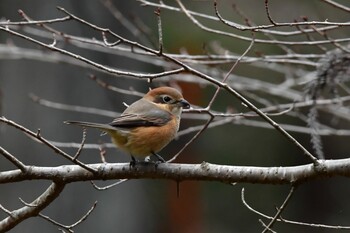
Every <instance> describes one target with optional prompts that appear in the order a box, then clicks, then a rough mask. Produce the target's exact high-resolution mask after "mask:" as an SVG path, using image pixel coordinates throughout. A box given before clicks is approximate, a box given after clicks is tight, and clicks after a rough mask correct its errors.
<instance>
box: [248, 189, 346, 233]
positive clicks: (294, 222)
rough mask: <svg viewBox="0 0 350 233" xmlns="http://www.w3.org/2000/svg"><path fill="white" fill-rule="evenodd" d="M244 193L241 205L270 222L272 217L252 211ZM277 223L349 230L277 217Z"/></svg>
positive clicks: (344, 227) (343, 227) (342, 227)
mask: <svg viewBox="0 0 350 233" xmlns="http://www.w3.org/2000/svg"><path fill="white" fill-rule="evenodd" d="M244 193H245V191H244V188H242V191H241V200H242V203H243V204H244V205H245V206H246V207H247V208H248V209H249V210H250V211H252V212H253V213H255V214H257V215H259V216H261V217H264V218H266V219H270V220H272V219H273V217H271V216H268V215H266V214H263V213H261V212H259V211H257V210H256V209H254V208H253V207H251V206H250V205H249V204H248V203H247V201H246V199H245V194H244ZM276 221H277V222H283V223H288V224H292V225H299V226H306V227H313V228H325V229H337V230H350V226H340V225H338V226H336V225H326V224H318V223H306V222H299V221H291V220H287V219H284V218H282V217H279V218H277V219H276Z"/></svg>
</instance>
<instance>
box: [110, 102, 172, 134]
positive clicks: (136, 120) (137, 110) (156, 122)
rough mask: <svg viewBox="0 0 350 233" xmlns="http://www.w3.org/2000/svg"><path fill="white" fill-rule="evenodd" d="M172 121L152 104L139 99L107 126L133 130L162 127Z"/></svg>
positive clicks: (165, 112)
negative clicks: (144, 127)
mask: <svg viewBox="0 0 350 233" xmlns="http://www.w3.org/2000/svg"><path fill="white" fill-rule="evenodd" d="M171 119H172V114H171V113H170V112H168V111H165V110H163V109H161V108H158V107H156V106H155V105H154V104H153V103H150V102H149V101H146V100H144V99H141V100H139V101H136V102H135V103H133V104H132V105H130V106H129V107H128V108H127V109H126V110H125V111H124V112H123V113H122V115H120V116H119V117H117V118H115V119H114V120H113V121H112V122H111V123H110V124H109V125H111V126H114V127H118V128H134V127H139V126H162V125H165V124H166V123H168V122H169V121H170V120H171Z"/></svg>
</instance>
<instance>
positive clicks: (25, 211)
mask: <svg viewBox="0 0 350 233" xmlns="http://www.w3.org/2000/svg"><path fill="white" fill-rule="evenodd" d="M64 186H65V184H64V183H56V182H54V183H52V184H51V185H50V187H49V188H48V189H47V190H46V191H45V192H44V193H43V194H41V195H40V196H39V197H38V198H37V199H35V200H34V201H33V202H32V203H30V204H29V205H26V206H24V207H22V208H20V209H17V210H14V211H11V213H10V216H9V217H7V218H5V219H4V220H2V221H1V222H0V232H6V231H9V230H11V229H12V228H14V227H15V226H16V225H17V224H19V223H21V222H22V221H23V220H25V219H27V218H30V217H33V216H37V215H38V214H39V213H40V211H41V210H43V209H44V208H46V207H47V206H48V205H49V204H50V203H51V202H53V201H54V200H55V199H56V198H57V197H58V196H59V194H60V193H61V192H62V191H63V188H64Z"/></svg>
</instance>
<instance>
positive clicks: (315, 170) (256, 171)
mask: <svg viewBox="0 0 350 233" xmlns="http://www.w3.org/2000/svg"><path fill="white" fill-rule="evenodd" d="M89 167H91V168H93V169H94V170H96V171H97V172H95V173H91V172H89V171H87V170H85V169H84V168H82V167H81V166H78V165H64V166H58V167H38V166H31V167H29V169H28V170H27V172H26V173H25V174H24V173H23V172H22V171H21V170H19V169H18V170H11V171H4V172H0V184H4V183H13V182H20V181H25V180H52V181H55V182H64V183H71V182H78V181H90V180H114V179H145V178H147V179H167V180H175V181H189V180H201V181H219V182H223V183H235V182H240V183H261V184H294V183H302V182H306V181H308V180H311V179H316V178H321V177H334V176H343V177H350V158H347V159H338V160H320V165H319V166H317V167H314V166H313V164H307V165H300V166H291V167H253V166H228V165H216V164H211V163H207V162H202V163H201V164H176V163H165V164H159V165H157V166H156V165H155V164H153V163H147V162H145V163H139V164H137V165H136V166H135V167H130V164H129V163H102V164H89Z"/></svg>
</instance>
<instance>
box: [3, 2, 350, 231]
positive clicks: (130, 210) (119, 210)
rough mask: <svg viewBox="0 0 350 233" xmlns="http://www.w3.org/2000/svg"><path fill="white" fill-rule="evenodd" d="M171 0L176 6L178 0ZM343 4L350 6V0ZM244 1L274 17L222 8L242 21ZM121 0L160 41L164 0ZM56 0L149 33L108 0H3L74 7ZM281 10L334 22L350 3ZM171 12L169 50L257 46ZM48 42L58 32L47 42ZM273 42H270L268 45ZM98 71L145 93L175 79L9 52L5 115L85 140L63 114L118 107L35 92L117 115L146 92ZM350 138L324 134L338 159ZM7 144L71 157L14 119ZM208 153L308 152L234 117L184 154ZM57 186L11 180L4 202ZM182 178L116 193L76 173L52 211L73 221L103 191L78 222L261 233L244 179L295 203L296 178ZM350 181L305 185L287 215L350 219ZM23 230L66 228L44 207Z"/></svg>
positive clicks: (266, 206) (112, 58)
mask: <svg viewBox="0 0 350 233" xmlns="http://www.w3.org/2000/svg"><path fill="white" fill-rule="evenodd" d="M168 2H169V3H170V4H174V3H173V2H172V1H168ZM184 2H186V4H188V6H191V9H195V10H197V11H200V12H208V13H210V14H212V13H213V7H212V2H211V1H191V2H187V1H184ZM342 2H343V3H344V4H346V1H342ZM233 3H235V4H237V5H238V6H240V8H242V9H244V10H245V11H246V12H247V13H248V14H249V15H250V17H252V18H253V20H254V21H255V22H257V23H268V21H267V19H266V15H265V13H264V10H263V9H264V5H263V4H264V1H256V0H249V1H235V2H233V1H219V4H220V5H221V6H224V7H222V8H221V10H222V13H223V14H226V15H230V14H231V15H232V20H234V19H239V16H237V15H236V14H234V13H233V10H232V9H231V5H232V4H233ZM114 4H115V6H116V7H117V8H118V9H119V10H120V11H121V12H123V13H124V14H125V16H126V17H128V18H129V19H137V20H139V21H141V22H142V23H143V24H144V25H146V26H147V27H148V30H149V31H150V32H151V35H152V36H153V37H154V41H157V20H156V17H155V15H154V13H153V11H154V9H153V8H146V7H142V6H140V3H139V2H137V1H114ZM56 6H62V7H64V8H66V9H67V10H69V11H70V12H72V13H74V14H76V15H78V16H80V17H81V18H84V19H86V20H87V21H90V22H93V23H94V24H96V25H100V26H102V27H106V28H110V29H112V30H113V31H115V32H117V33H119V34H121V35H123V36H124V37H125V38H130V39H131V40H138V39H140V38H135V36H134V35H132V33H130V31H129V30H126V29H125V28H124V27H123V26H122V24H121V23H120V22H118V20H116V19H115V18H114V17H113V16H112V15H111V13H110V12H109V11H108V10H107V9H106V7H105V6H104V5H103V4H102V3H101V2H100V1H96V0H94V1H58V0H52V1H45V0H31V1H24V0H11V1H10V0H2V1H0V17H1V18H2V19H3V20H5V19H10V20H11V21H19V20H21V17H20V16H19V14H18V10H19V9H22V10H23V11H24V12H25V13H27V14H28V15H29V16H30V17H32V18H33V19H51V18H55V17H61V16H62V13H61V12H59V11H58V10H57V9H56ZM225 6H227V7H225ZM270 10H271V12H272V13H273V15H274V17H275V18H276V19H277V20H278V21H293V19H295V18H298V17H299V16H301V15H307V16H308V17H309V19H315V20H324V19H325V16H327V17H328V19H329V20H333V21H337V20H338V21H346V19H349V14H347V15H346V14H343V13H339V11H334V14H332V10H333V8H331V7H330V6H329V5H325V4H322V3H320V1H287V0H282V1H271V9H270ZM162 20H163V21H162V24H163V33H164V38H163V39H164V47H165V49H166V51H168V52H174V53H175V52H179V51H180V50H183V49H186V50H187V51H188V52H189V53H191V54H202V53H203V44H209V43H210V42H212V41H218V42H220V43H221V44H222V45H223V46H225V47H227V48H229V49H230V50H231V51H233V52H235V53H238V54H240V53H242V52H243V51H244V50H245V48H246V47H247V46H248V43H243V42H240V41H236V40H233V39H228V38H221V37H218V36H217V35H213V34H208V33H204V32H203V31H202V30H200V29H198V28H196V27H195V26H193V24H192V23H191V22H190V21H189V20H188V19H187V18H186V17H185V16H184V15H183V14H179V13H174V12H169V11H162ZM55 28H57V29H59V30H63V31H65V32H69V33H72V34H74V35H77V36H85V37H90V38H91V37H94V36H98V34H96V33H95V32H93V31H92V30H91V29H89V28H87V27H86V26H82V25H81V24H78V23H76V22H71V23H60V24H55ZM223 28H224V27H223ZM349 36H350V33H349ZM0 43H1V46H6V45H8V46H11V45H15V46H18V47H24V48H31V49H36V48H37V49H39V50H42V48H38V47H37V46H36V45H33V44H31V43H29V42H28V41H25V40H23V39H18V38H15V37H13V36H10V35H9V34H6V33H4V32H0ZM47 43H50V41H49V40H47ZM65 48H66V49H69V50H70V51H72V52H76V53H78V54H80V55H82V56H86V57H88V58H90V59H92V60H94V61H96V62H100V63H102V64H105V65H108V66H113V67H117V68H120V69H124V70H141V71H144V72H159V71H161V70H160V69H159V67H156V66H152V65H149V64H146V63H143V62H140V61H135V60H133V59H130V58H128V57H123V56H116V55H110V54H106V53H101V52H94V51H91V50H84V49H78V48H76V47H73V46H71V47H70V46H69V45H67V47H65ZM264 49H265V51H268V50H267V48H264ZM271 49H272V50H273V49H276V48H271ZM44 51H45V50H44ZM310 51H311V50H310ZM45 52H48V53H49V52H50V51H45ZM235 72H237V73H239V74H244V75H247V76H251V77H254V76H255V75H256V76H257V77H258V78H265V77H266V78H271V80H273V79H274V75H276V74H275V73H273V72H269V71H268V70H264V71H262V70H259V69H256V70H254V69H250V68H249V67H248V66H244V65H242V66H239V67H238V68H237V70H235ZM89 74H95V75H97V76H98V78H100V79H102V80H104V81H106V82H108V83H110V84H112V85H115V86H117V87H119V88H124V89H129V88H130V87H132V88H133V89H135V90H137V91H140V92H147V90H148V88H149V87H154V86H157V85H162V84H166V83H165V82H162V79H160V80H159V81H155V82H154V83H152V84H149V83H147V81H146V80H140V79H130V78H127V77H122V76H112V75H108V74H105V73H101V72H97V71H93V70H91V69H89V68H84V67H78V66H73V65H69V64H64V63H58V62H50V61H48V62H45V61H40V60H39V59H37V60H35V59H25V58H23V57H20V58H18V57H13V56H11V55H9V54H8V53H6V52H3V51H2V52H1V53H0V106H1V110H0V111H1V113H0V115H3V116H5V117H6V118H8V119H11V120H13V121H15V122H17V123H19V124H21V125H24V126H25V127H27V128H29V129H31V130H33V131H35V130H36V129H38V128H40V129H41V133H42V136H44V137H46V138H47V139H49V140H53V141H59V142H80V140H81V134H82V132H81V129H79V128H76V127H72V126H68V125H65V124H63V121H65V120H85V121H96V122H109V121H110V117H103V116H97V115H93V114H86V113H78V112H69V111H63V110H58V109H52V108H46V107H44V106H41V105H39V104H37V103H34V102H33V101H32V100H31V99H30V98H29V94H31V93H32V94H35V95H37V96H39V97H41V98H44V99H47V100H51V101H54V102H59V103H66V104H72V105H80V106H86V107H95V108H101V109H106V110H110V111H115V112H116V115H117V113H118V112H121V111H123V109H124V105H123V104H122V103H123V102H125V103H131V102H133V101H135V100H136V99H137V97H134V96H128V95H121V94H119V93H116V92H112V91H109V90H106V89H104V88H101V87H100V86H98V85H97V84H96V83H95V82H93V81H91V80H90V79H89V77H88V76H89ZM178 85H179V86H180V87H181V88H182V90H183V94H184V96H185V98H187V99H188V100H189V101H190V102H191V103H193V104H195V105H199V106H206V104H208V101H209V100H210V98H211V96H212V94H213V93H214V88H213V87H211V86H205V85H196V84H188V83H178ZM276 101H278V100H276ZM227 107H233V108H235V109H237V111H240V109H241V108H242V106H241V105H240V103H239V101H237V100H235V99H234V98H233V97H232V96H229V95H227V94H224V93H222V94H220V95H219V97H218V99H217V101H216V102H215V103H214V105H213V109H217V110H223V109H226V108H227ZM242 109H243V108H242ZM280 119H281V120H282V118H280ZM200 123H203V122H198V121H193V120H186V119H185V120H183V122H182V125H181V128H182V129H185V128H187V127H190V126H193V125H198V124H200ZM342 126H343V127H344V128H346V127H349V124H347V123H343V125H342ZM192 136H193V134H190V135H185V136H183V137H181V138H179V139H178V140H176V141H174V142H172V143H171V144H170V145H169V146H168V147H167V148H165V149H164V150H163V151H162V152H161V154H162V156H164V157H165V158H170V157H171V155H174V154H175V153H176V152H177V151H178V150H179V149H180V148H181V147H182V146H183V145H184V144H185V143H186V141H188V140H189V139H190V138H191V137H192ZM293 136H295V137H296V138H297V139H298V140H299V141H300V142H301V143H303V144H304V145H305V146H306V147H307V148H309V149H311V148H310V146H309V136H308V135H303V134H296V133H294V134H293ZM348 140H349V139H348V137H326V138H324V146H325V154H326V155H327V157H328V158H333V159H336V158H344V157H347V156H348V154H349V143H348ZM87 142H88V143H97V142H109V141H108V138H107V137H100V135H99V132H97V131H93V130H89V131H88V137H87ZM0 144H1V146H3V147H4V148H5V149H6V150H8V151H9V152H11V153H12V154H14V155H16V156H17V158H18V159H20V160H21V161H22V162H24V163H25V164H32V165H38V166H39V165H40V166H57V165H62V164H67V163H68V164H69V162H67V161H66V160H64V159H63V158H61V157H60V156H58V155H56V154H55V153H54V152H52V151H51V150H50V149H48V148H47V147H45V146H43V145H41V144H38V143H36V142H34V141H33V140H31V139H29V138H28V137H26V136H25V135H23V133H21V132H19V131H18V130H16V129H14V128H11V127H8V126H5V125H3V124H1V125H0ZM65 151H67V152H70V153H74V152H75V149H69V148H65ZM81 159H82V160H83V161H84V162H86V163H96V162H99V161H100V156H99V152H98V151H97V150H84V151H83V153H82V155H81ZM106 159H107V161H108V162H128V161H129V156H128V155H127V154H124V153H122V152H120V151H118V150H116V149H108V150H107V155H106ZM202 161H207V162H210V163H217V164H228V165H245V166H293V165H299V164H304V163H307V162H308V161H307V160H306V158H305V157H304V156H303V155H302V154H301V153H300V152H299V151H298V150H297V149H296V148H295V147H294V146H293V145H291V143H290V142H288V141H287V140H285V139H284V138H283V137H282V136H281V135H280V134H278V133H277V132H276V131H274V130H269V129H260V128H254V127H248V126H243V125H230V124H229V125H225V126H221V127H216V128H213V129H209V130H207V131H206V132H205V133H204V134H202V135H201V137H199V138H198V139H197V140H196V141H195V142H194V143H193V144H192V145H191V146H190V147H188V148H187V149H186V150H185V151H184V153H183V154H182V155H181V156H180V157H179V159H178V160H177V162H182V163H201V162H202ZM10 169H14V167H13V166H12V165H11V164H10V163H9V162H8V161H7V160H5V159H4V158H2V157H0V170H1V171H4V170H10ZM110 183H112V182H97V184H98V185H101V186H104V185H108V184H110ZM48 185H49V183H48V182H45V181H27V182H20V183H13V184H2V185H1V186H0V203H1V204H2V205H3V206H4V207H6V208H8V209H10V210H11V209H16V208H19V207H21V206H22V204H21V202H20V200H19V199H18V197H21V198H22V199H23V200H25V201H27V202H30V201H32V200H33V199H35V198H36V197H37V196H38V195H40V194H41V193H42V192H43V191H44V190H45V189H46V188H47V187H48ZM179 187H180V190H179V196H177V184H176V183H175V182H173V181H168V180H166V181H164V180H163V181H161V180H130V181H128V182H125V183H123V184H121V185H119V186H117V187H114V188H111V189H109V190H106V191H97V190H96V189H94V188H93V187H92V185H91V184H90V183H89V182H82V183H74V184H70V185H68V186H66V188H65V190H64V191H63V193H62V194H61V195H60V197H59V198H58V199H57V200H56V201H54V202H53V203H52V204H51V205H50V206H49V207H48V208H46V209H45V210H44V211H43V213H44V214H46V215H48V216H50V217H51V218H52V219H54V220H56V221H59V222H61V223H63V224H67V225H69V224H72V223H74V222H75V221H77V220H78V219H79V218H80V217H81V216H82V215H83V214H85V213H86V211H87V210H88V209H89V208H90V207H91V206H92V204H93V203H94V202H95V201H98V204H97V207H96V209H95V210H94V212H93V213H92V214H91V216H90V217H89V218H88V219H87V220H86V221H85V222H84V223H82V224H80V225H79V226H78V227H76V228H75V230H76V232H144V233H147V232H174V233H175V232H204V233H209V232H220V233H225V232H231V233H232V232H259V231H261V229H262V227H261V224H260V223H259V221H258V219H260V217H259V216H257V215H255V214H254V213H252V212H251V211H249V210H248V209H247V208H246V207H245V206H244V205H243V203H242V200H241V190H242V188H243V187H244V188H245V193H246V200H247V201H248V202H249V203H250V204H251V205H252V206H253V207H254V208H256V209H257V210H259V211H262V212H264V213H266V214H269V215H273V214H274V213H275V206H279V205H280V204H281V203H282V202H283V200H284V198H285V197H286V195H287V194H288V192H289V188H290V187H289V186H283V185H257V184H235V185H228V184H222V183H216V182H183V183H180V186H179ZM349 187H350V183H349V180H348V179H345V178H340V177H339V178H332V179H322V180H315V181H311V182H308V183H307V184H304V185H302V186H301V187H299V188H298V189H297V191H296V193H295V195H294V196H293V198H292V200H291V202H290V203H289V205H288V207H287V208H286V210H285V211H284V213H283V217H284V218H286V219H291V220H296V221H304V222H310V223H324V224H331V225H350V221H349V216H350V202H349V198H348V197H349V194H350V188H349ZM5 217H6V214H5V213H3V212H0V218H1V219H3V218H5ZM276 225H277V226H276V228H275V229H276V230H277V232H336V231H335V230H330V229H321V228H309V227H298V226H293V225H287V224H281V223H276ZM11 232H16V233H17V232H18V233H19V232H58V230H57V227H56V226H54V225H53V224H51V223H48V222H46V221H45V220H43V219H41V218H38V217H36V218H30V219H28V220H26V221H24V222H23V223H21V224H19V225H18V226H17V227H16V228H14V229H13V230H12V231H11ZM337 232H341V231H340V230H338V231H337Z"/></svg>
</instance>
